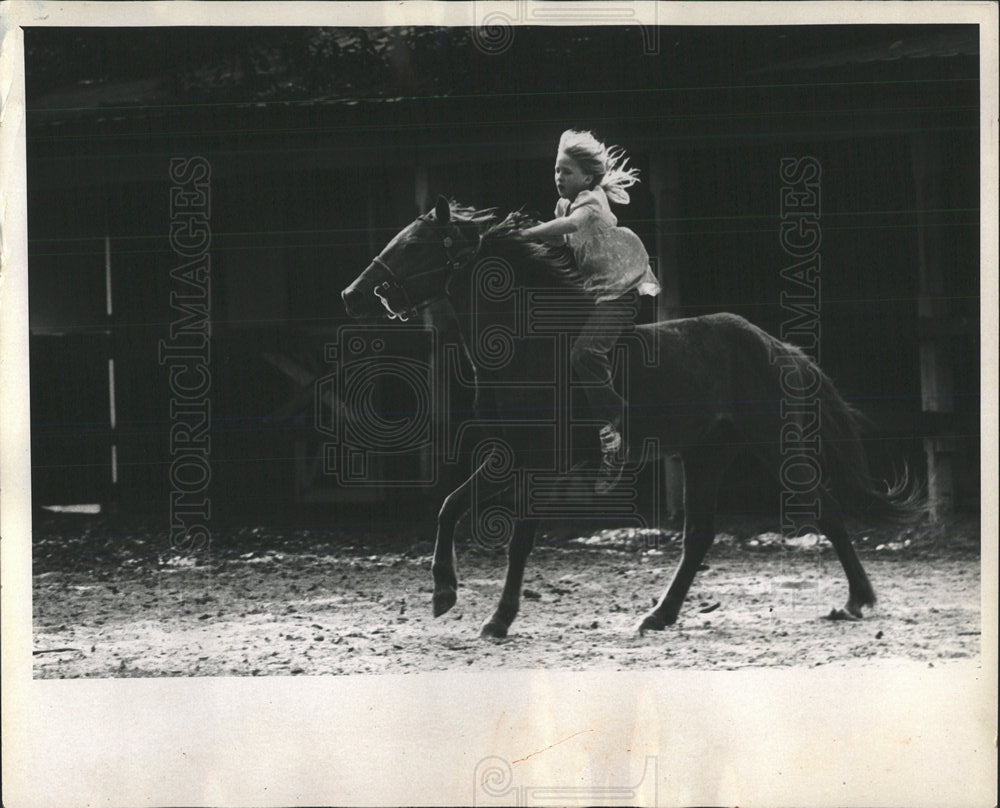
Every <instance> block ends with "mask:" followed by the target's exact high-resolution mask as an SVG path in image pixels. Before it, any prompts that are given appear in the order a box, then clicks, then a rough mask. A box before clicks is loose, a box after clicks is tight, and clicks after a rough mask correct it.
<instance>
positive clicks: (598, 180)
mask: <svg viewBox="0 0 1000 808" xmlns="http://www.w3.org/2000/svg"><path fill="white" fill-rule="evenodd" d="M559 153H560V154H565V155H566V156H567V157H569V158H571V159H572V160H574V161H575V162H576V163H577V164H578V165H579V166H580V170H581V171H583V173H584V174H591V175H593V177H594V185H595V186H597V185H600V186H601V187H602V188H603V189H604V193H606V194H607V195H608V199H609V200H610V201H612V202H616V203H617V204H619V205H627V204H628V203H629V195H628V191H626V190H625V189H626V188H630V187H631V186H633V185H635V184H636V183H637V182H639V169H637V168H629V167H628V155H627V154H625V150H624V149H623V148H621V147H619V146H605V145H604V144H603V143H601V141H599V140H598V139H597V138H596V137H594V135H593V133H592V132H582V131H578V130H576V129H567V130H566V131H565V132H563V133H562V136H561V137H560V138H559Z"/></svg>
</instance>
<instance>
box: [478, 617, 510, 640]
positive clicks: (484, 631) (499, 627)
mask: <svg viewBox="0 0 1000 808" xmlns="http://www.w3.org/2000/svg"><path fill="white" fill-rule="evenodd" d="M479 636H480V637H482V638H483V639H484V640H502V639H503V638H504V637H506V636H507V627H506V626H505V625H503V624H501V623H497V622H495V621H493V620H488V621H487V622H485V623H483V627H482V628H481V629H479Z"/></svg>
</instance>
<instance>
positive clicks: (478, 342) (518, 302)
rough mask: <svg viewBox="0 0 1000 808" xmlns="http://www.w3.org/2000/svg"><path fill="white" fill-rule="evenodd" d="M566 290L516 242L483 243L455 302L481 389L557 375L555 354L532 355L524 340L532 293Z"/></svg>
mask: <svg viewBox="0 0 1000 808" xmlns="http://www.w3.org/2000/svg"><path fill="white" fill-rule="evenodd" d="M553 288H566V289H568V288H569V287H565V286H564V285H563V284H562V283H561V282H560V281H559V280H558V278H557V277H555V276H554V275H553V273H552V272H551V271H550V270H549V269H548V267H546V266H545V265H544V264H543V263H541V262H539V261H538V260H536V259H533V258H532V257H530V256H529V255H527V251H526V250H525V249H524V248H523V247H521V246H520V245H518V244H516V243H509V242H506V243H505V242H499V243H496V244H491V243H488V242H487V243H484V244H483V245H482V247H481V249H480V251H479V252H478V253H477V255H476V257H475V259H474V260H473V261H472V263H471V265H470V268H469V276H468V277H467V279H466V282H465V283H464V284H462V289H461V291H460V292H459V293H458V294H456V295H454V296H453V298H452V305H453V308H454V310H455V314H456V318H457V320H458V324H459V328H460V331H461V333H462V337H463V339H464V342H465V346H466V348H467V353H468V356H469V359H470V360H471V362H472V364H473V365H474V367H475V369H476V378H477V384H478V383H479V382H491V381H534V380H539V379H547V378H551V376H552V372H553V370H552V360H551V356H549V353H550V352H544V351H543V352H539V351H532V350H531V347H532V343H533V340H532V339H531V338H530V337H529V338H526V335H525V324H526V323H527V322H528V319H529V312H528V311H527V310H526V308H527V306H528V305H529V302H530V299H531V294H530V292H531V291H532V290H539V289H546V290H549V289H553Z"/></svg>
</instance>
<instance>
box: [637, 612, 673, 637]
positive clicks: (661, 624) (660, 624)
mask: <svg viewBox="0 0 1000 808" xmlns="http://www.w3.org/2000/svg"><path fill="white" fill-rule="evenodd" d="M666 627H667V621H666V620H664V619H663V618H662V617H660V616H659V615H658V614H647V615H646V616H645V617H644V618H643V621H642V622H641V623H640V624H639V628H638V631H639V636H640V637H642V636H643V635H644V634H645V633H646V632H647V631H663V629H665V628H666Z"/></svg>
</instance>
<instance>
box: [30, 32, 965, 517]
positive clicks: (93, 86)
mask: <svg viewBox="0 0 1000 808" xmlns="http://www.w3.org/2000/svg"><path fill="white" fill-rule="evenodd" d="M272 33H273V32H272ZM325 33H326V34H328V36H325V37H324V42H326V44H327V45H328V46H329V47H331V48H334V49H336V48H340V49H342V50H343V51H344V52H345V53H347V52H351V51H350V49H351V48H352V47H354V44H357V43H358V42H362V43H365V42H367V43H368V45H371V43H372V42H385V41H387V42H388V44H387V45H385V47H384V48H382V49H381V50H379V49H375V48H369V50H370V51H371V52H370V53H369V52H368V50H365V49H364V48H362V52H361V55H355V56H354V57H352V58H354V62H356V63H358V64H361V63H362V62H363V61H364V59H365V58H371V59H379V60H381V61H379V64H380V65H381V70H382V72H380V73H378V77H379V78H378V80H379V81H380V82H381V83H380V84H379V85H378V91H377V93H376V91H375V90H373V89H372V88H369V87H359V86H348V83H347V79H344V81H345V86H344V87H342V88H341V90H340V92H337V93H330V92H325V93H321V94H315V93H314V94H312V95H310V93H309V91H308V90H309V86H308V81H306V80H305V79H303V82H304V84H303V85H302V86H304V87H305V89H302V86H300V85H298V84H296V85H295V87H296V89H295V90H294V91H291V90H290V91H289V92H288V93H287V95H283V94H282V85H281V82H280V81H279V80H278V79H276V78H275V77H274V74H275V71H277V72H278V73H279V74H280V69H279V68H276V67H275V66H274V64H271V66H270V68H267V65H264V66H262V63H261V62H260V60H259V59H256V60H255V59H249V60H246V59H245V60H244V62H242V63H241V62H240V61H239V60H238V59H236V57H237V56H238V55H239V54H241V53H242V54H244V55H246V54H257V53H259V52H263V53H270V51H268V49H267V46H266V43H267V42H268V41H269V40H268V36H269V34H268V32H266V31H261V32H258V33H257V34H255V36H256V39H255V40H254V42H255V43H260V42H263V43H265V45H263V46H261V45H259V44H253V43H251V44H246V43H241V42H240V41H239V40H238V39H236V37H237V34H236V33H234V32H232V31H223V30H219V31H215V32H212V33H209V32H202V33H201V34H200V35H201V36H203V37H209V36H212V37H214V39H213V41H214V42H216V43H217V44H218V43H222V44H218V48H217V50H218V51H219V52H220V53H221V54H223V55H221V56H219V57H218V65H223V66H225V64H226V63H227V62H226V59H228V58H230V57H232V58H233V59H236V61H235V64H236V67H233V68H232V74H231V75H230V76H229V79H227V80H228V81H229V83H228V84H227V83H226V81H223V80H222V79H220V80H219V82H220V83H221V84H222V85H223V87H222V89H221V90H220V89H218V88H217V87H215V86H214V85H212V83H211V82H210V81H209V80H208V79H206V78H205V75H206V73H205V71H207V70H208V67H206V66H204V65H201V64H200V63H199V64H198V65H194V64H193V63H191V64H189V63H188V62H185V61H184V59H179V61H178V52H177V48H178V47H179V45H178V44H177V43H178V39H177V38H176V36H174V37H172V38H168V39H166V40H165V38H164V36H163V35H162V34H156V33H155V32H145V33H141V35H138V34H134V33H129V32H121V31H119V32H113V31H111V32H109V31H107V30H103V31H102V30H95V31H93V32H84V31H77V32H67V31H65V30H64V31H58V30H55V29H37V30H29V31H27V32H26V37H25V41H26V46H27V52H28V105H29V107H28V109H29V112H28V132H27V136H28V187H29V198H28V205H29V211H28V224H29V251H30V252H29V279H30V318H31V396H32V429H33V434H32V457H33V486H34V496H35V501H36V504H61V503H70V502H100V503H105V504H109V503H115V504H116V505H117V506H118V507H120V508H123V509H127V510H136V511H148V512H159V511H161V510H163V509H164V508H165V507H166V503H167V502H168V500H169V488H170V478H169V468H170V463H171V448H170V424H171V413H170V401H171V390H170V387H169V379H168V377H167V373H166V372H165V370H164V365H163V363H162V362H161V361H160V357H159V355H158V346H159V344H160V343H161V342H162V341H163V340H164V339H165V338H166V335H168V334H169V333H170V323H171V321H172V319H174V318H175V316H176V312H175V311H174V310H172V309H171V292H172V291H176V289H175V286H174V284H175V280H176V279H175V276H173V275H172V274H171V270H172V269H175V268H176V267H177V265H178V261H179V258H178V255H177V253H176V251H175V250H173V249H172V247H171V243H170V239H169V234H170V227H171V221H172V209H171V187H172V184H175V183H172V180H171V175H170V165H171V163H170V161H171V159H172V158H192V157H196V156H197V157H201V158H204V160H205V161H206V163H207V165H209V166H210V199H211V205H210V215H209V216H208V222H209V225H208V226H209V227H210V232H211V242H210V246H209V247H208V250H207V253H208V255H209V256H210V268H211V273H210V277H211V305H210V342H211V429H210V431H211V496H212V503H213V508H214V509H215V512H216V513H219V514H224V513H231V514H234V515H237V516H238V515H240V514H246V513H249V512H252V511H261V512H268V513H273V512H277V511H285V510H287V509H289V508H295V507H299V506H304V505H307V504H309V503H310V502H320V501H329V502H342V503H347V502H350V501H356V500H365V499H369V500H372V499H373V500H375V501H383V502H386V501H392V502H396V501H400V500H402V501H423V500H425V499H428V497H427V490H428V489H427V486H426V485H416V486H412V487H410V488H408V487H407V486H405V485H391V486H390V487H384V488H383V487H379V486H377V485H369V486H359V487H356V488H354V489H351V488H350V487H349V486H348V487H343V486H338V485H335V484H332V483H331V482H330V480H329V479H328V477H329V475H327V474H325V473H324V466H323V456H322V451H323V449H322V447H323V445H324V434H323V431H322V428H321V427H322V424H320V425H319V426H318V425H317V408H318V407H320V408H321V404H317V395H321V394H322V391H320V393H319V394H317V392H316V391H317V388H316V385H315V382H316V380H317V379H322V378H323V377H324V375H325V374H329V373H330V372H331V371H330V368H329V366H328V363H327V362H326V360H325V359H324V357H323V353H322V346H323V345H324V344H325V343H327V342H329V340H330V339H331V335H333V334H336V333H337V329H338V328H339V327H340V326H343V325H345V324H346V320H345V317H344V314H343V311H342V308H341V304H340V298H339V292H340V290H341V289H342V288H343V287H344V286H345V285H346V284H347V283H349V282H350V281H351V280H352V279H353V278H354V277H355V276H356V275H357V273H358V272H359V271H360V270H361V269H363V268H364V267H365V266H366V265H367V263H368V262H369V260H370V258H371V256H372V255H374V254H375V253H377V251H378V250H379V249H380V248H381V247H382V246H383V245H384V244H385V243H386V241H387V240H388V239H389V238H390V237H391V236H392V235H393V234H394V233H395V232H396V231H397V230H398V229H400V228H401V227H402V226H403V225H405V224H406V223H407V222H409V221H410V220H411V219H412V218H413V217H414V216H415V215H417V214H418V213H421V212H423V211H425V210H426V209H427V208H429V207H430V205H431V204H432V201H433V199H434V198H435V196H436V195H437V194H438V193H444V194H446V195H450V196H453V197H455V198H456V199H459V200H461V201H463V202H466V203H469V204H474V205H477V206H482V207H486V206H500V207H504V208H516V207H520V206H522V205H526V206H527V207H528V208H529V209H534V210H537V211H539V212H541V214H542V215H543V216H547V215H548V214H549V211H550V209H551V206H552V205H553V204H554V201H555V195H554V192H553V190H552V187H551V184H552V183H551V178H550V176H551V164H552V161H553V158H554V149H555V144H556V142H557V140H558V136H559V133H560V132H561V131H562V130H563V129H564V128H567V127H570V126H575V127H585V128H589V129H594V130H595V131H597V132H598V134H599V135H601V136H602V137H603V138H604V139H606V140H607V141H609V142H613V143H620V144H621V145H623V146H625V147H626V148H627V149H628V151H629V152H630V154H632V156H633V160H634V164H635V165H637V166H638V167H639V168H640V169H641V171H642V175H643V177H644V183H643V184H642V185H640V186H638V188H637V189H636V192H635V193H634V194H633V203H632V204H631V205H630V206H629V207H628V208H623V209H621V210H620V211H619V216H620V219H621V221H622V223H623V224H626V225H628V226H629V227H631V228H632V229H633V230H635V231H636V232H637V233H639V235H640V236H641V237H642V238H643V240H644V242H645V243H646V245H647V247H648V248H649V251H650V253H651V254H652V255H653V256H654V258H655V260H656V268H657V271H658V273H659V274H660V277H661V280H662V282H663V285H664V288H665V293H664V294H663V295H662V296H661V297H660V298H659V301H658V304H657V305H658V311H654V310H653V309H652V305H651V306H650V309H649V310H648V311H647V312H645V313H644V316H645V317H647V318H649V319H651V318H653V317H654V316H669V317H674V316H685V315H695V314H703V313H707V312H711V311H722V310H728V311H734V312H737V313H739V314H742V315H744V316H746V317H747V318H748V319H750V320H752V321H753V322H755V323H757V324H758V325H760V326H762V327H763V328H765V329H767V330H769V331H771V332H772V333H776V334H777V333H780V331H781V329H782V324H783V323H784V322H785V321H786V320H787V318H788V316H789V314H788V311H787V308H783V307H782V305H781V300H782V291H783V289H784V288H785V287H784V284H785V283H786V280H785V279H784V277H783V275H782V269H784V268H785V267H787V266H788V264H789V263H790V262H791V258H790V256H789V255H788V254H787V252H786V251H784V250H783V248H782V243H781V238H780V233H781V224H782V199H783V197H782V194H783V188H784V187H785V186H786V185H787V182H785V180H783V178H782V175H781V171H780V167H781V165H782V160H783V159H800V158H812V159H813V160H815V162H816V164H817V165H818V166H820V167H821V174H820V177H819V193H820V198H821V207H820V208H819V210H818V212H817V220H818V225H819V227H820V229H821V232H822V242H821V246H819V247H818V250H817V251H818V254H819V255H821V259H822V269H821V274H820V277H821V297H820V304H819V306H818V309H817V312H818V313H817V316H818V318H819V321H818V332H817V333H818V334H819V336H820V341H819V343H818V345H817V346H815V347H816V348H817V351H816V352H817V353H818V354H819V356H818V358H819V360H820V362H821V364H822V366H823V367H824V369H825V370H826V371H827V372H828V373H829V374H830V375H831V376H832V377H833V378H834V380H835V381H836V383H837V384H838V386H839V388H840V389H841V390H842V392H843V393H844V394H845V397H846V398H848V399H849V400H850V401H851V402H852V403H854V404H855V405H856V406H858V407H859V408H860V409H861V410H863V411H864V412H865V413H866V414H867V415H869V416H870V417H871V419H872V421H873V424H874V431H873V434H872V436H871V440H870V449H871V452H870V453H871V456H872V459H873V465H874V467H875V470H876V471H878V472H884V473H891V472H892V471H893V470H894V469H897V470H898V469H899V468H900V467H901V465H902V463H903V462H904V461H905V462H907V463H909V464H910V465H911V466H913V467H914V468H915V469H916V471H917V472H918V473H919V474H922V475H929V477H930V485H931V490H932V492H933V493H934V494H935V496H936V498H937V501H938V502H939V504H940V507H942V508H945V509H950V508H960V509H976V508H978V504H979V503H978V496H979V493H978V492H979V472H978V469H979V462H978V452H979V352H978V347H979V321H978V317H979V261H980V256H979V157H978V155H979V114H978V110H979V82H978V56H977V54H978V41H977V31H976V29H975V28H974V27H962V26H892V27H888V26H866V27H864V28H858V27H843V28H840V27H817V28H791V27H789V28H766V29H764V28H740V29H735V28H714V29H674V28H662V29H659V30H658V32H657V33H658V36H657V39H656V41H657V42H658V50H657V51H656V52H654V53H644V51H643V48H642V47H641V46H640V43H641V42H642V35H643V32H641V31H640V30H638V29H628V28H622V29H615V30H614V31H613V32H604V29H572V28H567V29H553V28H523V29H517V32H516V36H515V37H514V40H513V43H512V44H511V47H510V48H509V50H508V51H506V52H503V53H493V54H490V53H484V52H483V51H482V49H477V48H476V47H475V43H474V41H472V39H471V38H470V39H467V40H466V41H465V42H464V44H463V43H462V41H461V39H460V38H461V33H462V32H456V31H451V32H447V37H446V36H445V33H441V42H440V43H439V45H438V47H437V49H434V48H433V47H431V46H430V45H428V44H427V42H428V41H431V42H432V43H433V41H434V39H433V36H431V35H432V34H434V32H427V31H424V32H420V31H418V32H416V33H420V34H423V35H424V39H422V40H421V42H423V43H424V44H423V45H421V46H420V48H417V47H416V46H414V45H413V44H412V41H411V39H412V37H413V36H414V32H413V31H392V30H389V31H380V32H378V33H379V36H378V37H376V36H375V35H374V34H373V32H371V31H368V32H366V31H346V32H325ZM647 34H648V32H647ZM74 36H75V37H84V38H86V37H90V38H91V39H89V40H86V41H88V42H90V43H91V44H92V45H93V48H94V49H95V50H96V51H99V52H101V53H103V54H104V57H103V58H104V59H105V63H104V66H103V73H102V74H101V79H100V81H95V82H94V83H88V84H81V83H79V80H80V79H87V78H88V76H87V75H85V74H81V73H80V72H78V73H77V75H76V77H75V78H76V80H75V81H71V80H69V79H67V80H66V82H65V85H66V86H60V85H59V82H58V81H57V80H56V79H54V78H52V74H53V73H54V72H58V71H55V69H54V68H53V66H52V64H51V62H52V60H53V59H55V58H57V57H56V56H54V55H53V54H58V53H59V47H60V41H59V37H63V39H64V40H67V39H69V38H71V37H74ZM142 36H148V42H150V43H153V45H154V46H155V47H154V48H153V50H152V51H151V52H150V54H149V57H148V64H146V65H144V66H136V65H129V66H128V68H127V69H126V68H125V67H122V66H121V62H122V60H123V59H125V57H124V56H122V54H123V53H129V54H134V49H135V48H136V47H138V46H137V45H136V38H137V37H138V38H139V39H141V37H142ZM275 36H277V35H276V34H275ZM428 36H429V37H430V39H429V40H428V39H427V37H428ZM611 36H613V38H614V39H613V42H611V43H610V45H609V43H608V42H607V41H605V40H606V38H607V37H611ZM380 37H381V38H380ZM602 38H604V40H602ZM632 40H634V41H635V47H631V48H630V47H629V46H628V43H630V42H631V41H632ZM275 41H277V39H276V40H275ZM330 43H332V44H330ZM352 43H353V44H352ZM254 48H258V50H255V49H254ZM261 48H262V50H260V49H261ZM365 54H368V55H367V56H365ZM418 57H419V58H418ZM70 58H72V57H71V55H70ZM190 58H193V57H190ZM345 58H347V57H345ZM273 59H274V60H275V63H277V64H279V66H280V64H281V62H280V59H281V54H280V53H279V54H278V55H277V56H273ZM298 59H299V61H300V62H304V63H306V64H308V58H307V56H299V57H298ZM265 61H266V60H265ZM92 62H93V57H92V61H91V62H87V63H86V64H87V65H91V64H92ZM175 63H176V64H175ZM178 64H179V66H177V65H178ZM241 64H242V67H240V65H241ZM109 65H110V66H109ZM218 65H216V66H217V67H218ZM387 65H388V67H387ZM265 68H267V69H269V70H270V73H268V72H267V69H265ZM286 68H287V64H286ZM219 70H221V68H219ZM199 71H201V72H199ZM386 71H388V72H386ZM83 72H84V73H85V71H83ZM258 74H260V75H264V76H268V75H269V76H270V77H271V79H270V80H269V81H266V82H263V83H262V79H261V78H260V75H258ZM70 75H72V71H70ZM211 75H216V74H211ZM220 75H221V74H220ZM289 75H291V73H289ZM295 75H296V76H300V74H299V73H296V74H295ZM352 75H353V74H352ZM33 76H34V78H35V79H37V81H35V80H34V79H33ZM191 76H195V79H192V78H191ZM278 78H280V75H279V76H278ZM327 78H329V77H327ZM42 79H45V81H42ZM181 79H185V80H184V81H181ZM199 82H200V83H199ZM289 84H291V82H289ZM470 88H472V89H471V90H470ZM173 213H174V214H175V213H176V211H174V212H173ZM386 339H387V340H389V341H390V347H391V350H394V351H399V352H401V355H404V356H412V358H413V360H414V361H415V362H421V361H425V360H427V356H426V351H427V346H426V345H424V344H423V343H420V342H419V341H416V342H414V341H413V340H407V339H405V338H401V337H398V336H393V335H392V334H391V333H389V332H388V331H387V336H386ZM393 340H395V342H393ZM407 352H409V353H407ZM389 385H390V387H391V383H389ZM378 394H379V395H383V396H386V397H388V399H391V398H392V396H393V392H392V390H391V389H390V390H382V391H381V392H380V393H378ZM433 451H434V449H433V447H432V448H431V449H425V450H424V451H423V452H422V453H421V452H415V453H411V456H405V457H404V456H400V457H399V458H397V459H396V461H395V462H396V463H401V464H403V467H405V468H403V467H400V468H403V470H402V471H400V468H397V469H396V472H395V473H397V474H398V475H401V479H407V478H409V479H422V477H421V474H422V473H423V472H422V471H421V469H423V471H424V472H426V470H427V466H428V464H432V465H433V464H434V463H436V462H438V461H437V460H436V459H435V458H434V457H431V456H428V452H431V453H432V452H433ZM406 464H410V465H409V466H407V465H406ZM368 473H371V474H374V475H375V477H374V478H373V479H377V478H378V475H379V472H378V470H377V468H376V469H375V471H371V470H369V472H368ZM382 473H384V475H385V476H386V477H387V478H388V477H391V476H392V474H391V473H390V471H389V470H388V468H384V469H383V472H382ZM407 475H409V477H408V476H407ZM425 476H426V475H425ZM755 476H756V475H755V474H753V473H751V472H749V471H747V470H743V469H740V468H737V469H735V470H734V472H733V479H732V482H733V483H734V484H733V485H732V486H731V488H732V489H733V492H727V493H726V495H725V496H724V497H723V499H724V502H725V503H726V504H727V505H728V507H729V508H730V510H733V511H742V512H745V511H755V510H760V509H762V506H760V505H759V502H758V499H759V497H758V495H759V494H760V489H759V488H756V487H755V486H757V485H759V484H758V483H756V482H755V480H754V477H755ZM389 482H391V480H390V481H389ZM438 484H439V486H446V484H447V475H445V476H444V477H441V478H440V479H438ZM739 491H743V492H744V493H738V492H739ZM747 492H749V493H747ZM407 498H410V500H408V499H407ZM764 509H766V508H764Z"/></svg>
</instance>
